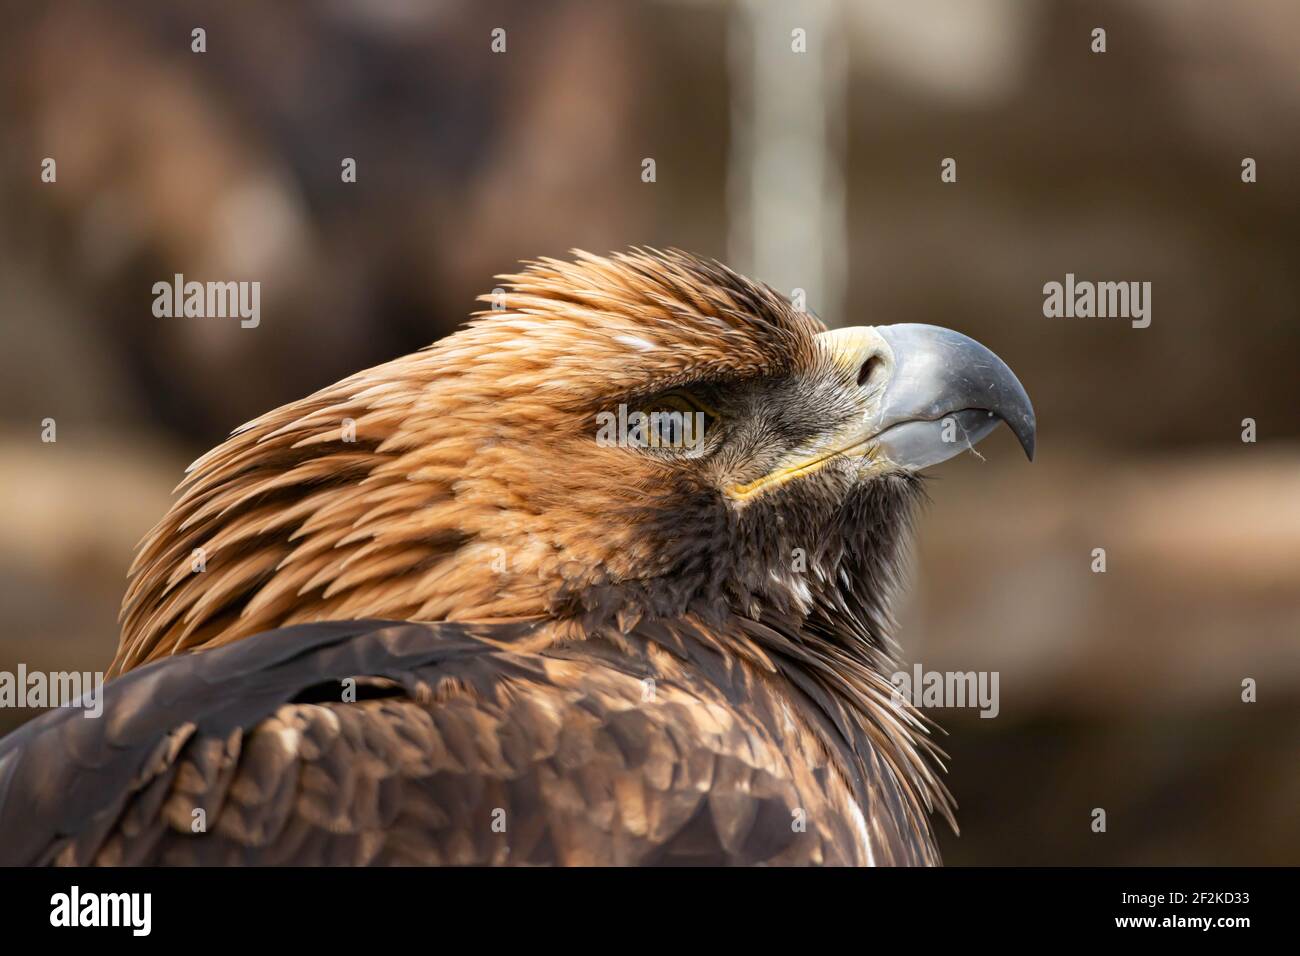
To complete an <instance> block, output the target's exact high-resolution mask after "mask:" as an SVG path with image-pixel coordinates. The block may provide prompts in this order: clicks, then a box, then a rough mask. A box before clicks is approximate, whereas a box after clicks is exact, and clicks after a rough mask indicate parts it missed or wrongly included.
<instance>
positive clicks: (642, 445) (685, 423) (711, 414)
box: [596, 388, 719, 457]
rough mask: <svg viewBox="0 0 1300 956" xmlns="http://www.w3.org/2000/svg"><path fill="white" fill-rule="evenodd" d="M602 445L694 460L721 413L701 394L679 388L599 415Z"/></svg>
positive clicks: (598, 422)
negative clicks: (704, 399)
mask: <svg viewBox="0 0 1300 956" xmlns="http://www.w3.org/2000/svg"><path fill="white" fill-rule="evenodd" d="M596 420H597V424H598V426H599V429H600V430H599V432H598V434H597V442H598V443H599V444H602V445H605V444H617V445H618V446H619V447H623V448H637V449H646V450H650V451H655V452H667V453H682V454H684V455H686V456H687V457H694V456H695V455H698V454H700V453H702V452H703V451H704V447H705V444H704V443H705V441H706V439H707V438H708V436H709V434H710V432H711V430H712V429H713V427H714V426H715V425H716V424H717V423H718V421H719V416H718V413H717V412H716V411H715V410H714V409H713V408H712V407H711V406H709V405H708V404H707V403H705V402H704V401H703V400H702V399H701V398H700V397H699V396H698V395H697V394H695V393H693V392H691V391H688V390H686V389H683V388H675V389H672V390H671V391H667V392H662V393H660V394H658V395H654V396H652V397H650V398H645V399H640V400H635V401H630V402H628V403H627V404H623V405H620V406H619V410H618V413H617V414H615V413H613V412H602V413H598V414H597V416H596Z"/></svg>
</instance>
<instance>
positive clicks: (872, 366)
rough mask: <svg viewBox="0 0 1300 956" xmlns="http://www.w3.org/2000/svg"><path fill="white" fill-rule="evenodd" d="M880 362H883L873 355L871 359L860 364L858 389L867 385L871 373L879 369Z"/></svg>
mask: <svg viewBox="0 0 1300 956" xmlns="http://www.w3.org/2000/svg"><path fill="white" fill-rule="evenodd" d="M882 362H883V360H882V359H881V358H880V356H879V355H873V356H871V358H869V359H867V360H866V361H865V362H863V363H862V368H860V369H858V387H859V388H861V387H862V386H863V385H866V384H867V381H868V380H869V379H870V378H871V373H872V372H874V371H875V370H876V369H877V368H879V367H880V365H881V364H882Z"/></svg>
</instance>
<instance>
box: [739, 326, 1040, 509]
mask: <svg viewBox="0 0 1300 956" xmlns="http://www.w3.org/2000/svg"><path fill="white" fill-rule="evenodd" d="M817 340H818V342H820V343H821V344H822V346H823V347H824V348H825V349H826V350H827V351H828V353H829V355H830V357H831V359H832V360H833V361H834V362H835V363H836V364H838V365H840V366H841V368H842V369H843V370H844V372H845V373H846V377H847V378H848V379H849V381H850V382H852V383H854V384H853V386H852V387H855V388H857V389H858V398H859V399H860V404H861V405H862V407H863V408H864V409H865V411H864V412H863V415H862V417H861V418H860V419H858V420H856V421H854V422H852V423H851V424H850V425H848V426H847V427H844V428H842V429H840V430H839V431H838V432H836V433H835V434H832V435H826V436H824V437H823V438H822V440H821V441H819V442H818V448H817V449H816V450H814V451H813V452H812V454H807V453H805V454H802V455H800V456H799V457H798V459H797V460H794V461H790V462H787V463H785V464H783V465H782V466H781V467H780V468H778V469H776V470H775V471H773V472H771V473H770V474H767V475H764V476H763V477H762V478H759V479H758V480H757V481H752V482H749V483H747V484H744V485H737V486H733V487H731V488H728V489H727V493H728V494H729V495H730V496H731V497H732V498H734V499H736V500H739V501H746V500H748V499H750V498H752V497H753V496H755V495H757V494H759V493H760V492H762V491H765V490H767V489H769V488H772V487H775V486H777V485H781V484H784V483H785V482H787V481H791V480H794V479H797V478H801V477H803V476H806V475H809V474H812V473H813V472H815V471H818V470H819V469H821V468H822V467H824V466H825V465H827V464H828V463H830V462H832V461H836V460H841V459H844V458H852V459H856V460H858V461H860V462H861V467H862V471H861V472H859V473H860V474H884V473H887V472H891V471H900V470H901V471H909V472H916V471H920V470H921V469H922V468H928V467H929V466H931V465H937V464H938V463H939V462H941V461H947V460H948V459H949V458H952V457H954V456H955V455H959V454H961V453H962V452H964V451H966V450H967V449H970V448H974V447H975V445H976V444H978V443H979V442H980V441H981V440H982V439H983V438H984V437H985V436H987V435H988V434H989V432H991V431H993V429H995V428H997V426H998V422H1006V423H1007V427H1009V428H1010V429H1011V431H1012V432H1013V433H1014V434H1015V436H1016V438H1017V439H1019V441H1020V445H1021V447H1022V448H1024V450H1025V455H1027V456H1028V458H1029V460H1030V461H1033V459H1034V437H1035V428H1036V426H1035V421H1034V407H1033V405H1031V404H1030V402H1029V396H1028V395H1027V394H1025V389H1024V386H1023V385H1021V384H1020V380H1019V379H1018V378H1016V376H1015V373H1014V372H1012V371H1011V369H1010V368H1008V367H1007V363H1006V362H1004V361H1002V359H1000V358H998V357H997V356H996V355H994V354H993V353H992V352H990V351H989V350H988V349H986V348H985V347H984V346H982V345H980V344H979V343H978V342H976V341H975V340H974V339H972V338H970V337H969V336H966V335H962V334H961V333H960V332H954V331H952V330H951V329H944V328H940V327H939V326H937V325H916V324H903V325H881V326H877V327H874V328H868V327H865V326H859V327H855V328H847V329H835V330H833V331H830V332H823V333H821V334H820V335H818V336H817Z"/></svg>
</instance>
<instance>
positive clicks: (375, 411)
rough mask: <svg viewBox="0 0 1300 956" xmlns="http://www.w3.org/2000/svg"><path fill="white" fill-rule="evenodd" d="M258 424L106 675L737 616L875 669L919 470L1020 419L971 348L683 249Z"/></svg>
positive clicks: (198, 493) (207, 476)
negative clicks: (291, 639) (862, 320)
mask: <svg viewBox="0 0 1300 956" xmlns="http://www.w3.org/2000/svg"><path fill="white" fill-rule="evenodd" d="M500 279H501V285H500V287H499V288H498V289H496V290H495V291H494V292H492V293H490V294H488V295H485V296H483V297H482V300H483V301H484V302H485V303H487V304H488V306H489V307H488V308H487V309H486V310H484V311H483V312H480V313H478V314H477V315H476V316H475V317H474V318H473V320H472V321H471V322H469V323H468V325H467V326H466V327H465V328H463V329H461V330H460V331H458V332H457V333H455V334H454V335H451V336H450V337H447V338H445V339H443V340H441V341H439V342H437V343H435V344H434V345H432V346H430V347H429V348H427V349H425V350H423V351H420V352H417V353H414V354H412V355H408V356H405V357H403V358H399V359H396V360H394V361H391V362H388V363H386V364H384V365H380V366H378V367H376V368H372V369H368V370H366V371H363V372H359V373H357V374H355V375H352V376H351V377H349V378H346V379H344V380H342V381H340V382H338V383H336V384H335V385H332V386H330V387H328V388H325V389H323V390H321V391H320V392H317V393H316V394H314V395H312V396H310V397H308V398H306V399H303V400H301V401H298V402H294V403H292V404H289V405H286V406H283V407H282V408H278V409H276V410H274V411H272V412H270V413H268V414H266V415H264V416H262V417H261V418H258V419H256V420H255V421H253V422H250V423H248V424H247V425H245V426H243V427H242V428H240V429H239V430H237V431H236V432H235V433H234V435H233V436H232V437H231V438H229V439H228V440H227V441H226V442H225V443H223V444H221V445H219V446H218V447H216V448H215V449H213V450H212V451H211V452H209V453H208V454H206V455H204V456H203V457H202V458H200V459H199V460H198V461H197V462H195V463H194V464H193V465H192V466H191V467H190V470H189V472H188V474H187V477H186V478H185V480H184V481H183V482H182V484H181V486H180V488H179V489H178V490H179V492H180V495H179V498H178V500H177V501H176V503H175V505H174V506H173V508H172V509H171V511H169V513H168V514H167V515H166V516H165V517H164V519H163V520H162V522H160V524H159V525H158V526H157V527H156V528H155V529H154V530H153V531H152V532H151V534H150V535H149V536H148V537H147V538H146V540H145V542H144V543H143V545H142V548H141V550H140V553H139V556H138V558H137V560H136V562H135V565H134V566H133V568H132V570H131V582H130V587H129V590H128V593H127V597H126V600H125V603H124V606H123V633H122V643H121V647H120V649H119V653H118V657H117V659H116V661H115V662H114V666H113V667H114V671H115V672H120V671H122V670H126V669H130V668H132V667H134V666H137V665H138V664H140V663H143V662H145V661H149V660H153V659H156V658H158V657H162V656H166V655H169V654H174V653H177V652H179V651H186V650H192V649H196V648H201V647H207V646H215V645H220V644H225V643H228V642H230V641H233V640H237V639H239V638H241V637H244V636H248V635H250V634H253V633H256V632H259V631H264V630H268V629H270V628H274V627H278V626H282V625H286V624H294V623H302V622H307V621H320V620H338V619H356V618H363V617H364V618H372V617H378V618H393V619H401V620H427V621H440V620H465V621H484V620H517V619H529V618H546V619H551V620H555V621H558V622H561V623H562V624H564V625H567V628H568V629H567V630H566V629H565V628H564V627H561V628H560V629H558V630H557V631H555V632H554V633H560V634H565V633H569V634H572V635H574V636H580V635H581V634H582V633H590V632H591V631H592V630H593V629H594V628H601V627H613V628H617V629H622V630H626V629H628V628H630V627H632V626H634V625H635V624H636V623H637V622H638V621H641V620H643V619H645V618H656V617H665V618H666V617H679V616H682V615H693V616H695V617H697V618H698V619H700V620H704V621H714V620H721V619H723V618H725V617H727V616H740V617H742V618H744V619H746V620H750V621H756V622H763V623H765V624H767V625H769V626H771V627H774V628H776V629H778V630H779V631H780V632H781V633H783V634H788V635H790V639H791V640H792V641H794V642H797V641H799V640H817V641H824V642H829V644H830V645H832V646H833V647H834V648H835V653H839V654H843V655H848V656H849V657H852V658H854V659H856V660H859V661H862V662H863V663H865V664H868V665H871V666H873V667H874V668H876V669H878V668H879V665H880V664H881V662H882V661H884V660H886V659H887V658H886V651H885V648H884V644H885V640H886V636H885V635H886V631H887V622H888V597H889V593H890V591H891V589H892V587H893V585H894V583H895V580H896V577H897V574H898V565H899V562H900V558H901V554H900V552H901V549H902V548H903V547H904V544H905V539H906V534H905V532H906V529H907V526H908V520H909V515H910V514H911V512H912V509H913V505H914V504H915V503H916V502H917V501H918V499H919V498H920V497H921V482H920V479H919V477H918V472H919V471H920V470H921V469H923V468H925V467H927V466H929V465H933V464H935V463H937V462H940V461H942V460H944V459H946V458H949V457H952V456H953V455H956V454H958V453H959V452H961V451H963V450H965V449H968V448H970V447H971V446H972V445H974V443H975V442H977V441H979V440H980V439H981V438H983V437H984V436H985V435H986V434H988V433H989V432H990V431H991V430H992V429H993V428H994V427H995V426H996V425H997V423H998V421H1005V422H1006V423H1007V424H1008V425H1009V426H1010V428H1011V430H1012V431H1013V432H1014V433H1015V435H1016V436H1017V438H1018V439H1019V440H1020V442H1021V444H1022V445H1023V446H1024V448H1025V451H1026V452H1027V453H1028V454H1029V455H1030V456H1031V457H1032V454H1033V443H1034V415H1033V410H1032V408H1031V406H1030V403H1029V399H1028V397H1027V396H1026V394H1025V391H1024V389H1023V388H1022V387H1021V385H1020V383H1019V381H1017V379H1016V377H1015V375H1014V374H1012V372H1011V370H1010V369H1009V368H1007V366H1006V365H1005V364H1004V363H1003V362H1002V361H1001V360H1000V359H999V358H997V356H995V355H994V354H993V353H992V352H990V351H989V350H988V349H986V348H984V347H983V346H981V345H979V344H978V343H976V342H974V341H973V340H971V339H969V338H967V337H966V336H963V335H960V334H958V333H956V332H952V331H949V330H946V329H941V328H937V327H934V326H927V325H893V326H889V325H887V326H878V327H874V328H872V327H857V328H845V329H837V330H834V331H828V330H827V329H826V328H825V326H823V325H822V323H821V322H820V321H818V320H817V319H816V318H815V317H814V316H812V315H811V314H809V313H807V312H804V311H801V310H798V309H796V308H795V307H793V306H792V305H791V303H790V302H789V301H788V300H787V299H786V298H785V297H783V296H781V295H779V294H778V293H776V292H774V291H773V290H772V289H770V288H769V287H767V286H765V285H762V284H759V283H756V282H752V281H750V280H748V279H745V278H743V277H741V276H739V275H737V274H736V273H735V272H732V271H731V270H730V269H728V268H726V267H725V266H722V265H720V264H718V263H716V262H709V261H702V260H700V259H697V258H694V257H692V256H689V255H686V254H684V253H681V252H667V253H661V252H657V251H643V250H635V251H631V252H628V253H624V254H617V255H613V256H610V257H608V258H603V257H597V256H593V255H588V254H583V253H579V254H577V258H576V259H575V261H557V260H553V259H543V260H539V261H536V262H532V263H530V264H528V265H527V266H526V268H525V269H524V270H523V271H522V272H520V273H519V274H516V275H508V276H501V277H500Z"/></svg>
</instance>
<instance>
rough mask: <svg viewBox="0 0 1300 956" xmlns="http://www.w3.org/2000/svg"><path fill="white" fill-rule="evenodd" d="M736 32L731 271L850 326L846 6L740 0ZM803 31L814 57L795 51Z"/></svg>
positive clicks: (731, 37)
mask: <svg viewBox="0 0 1300 956" xmlns="http://www.w3.org/2000/svg"><path fill="white" fill-rule="evenodd" d="M732 10H733V12H732V14H731V22H730V26H729V31H728V60H729V64H728V69H729V75H730V85H731V140H730V156H729V160H728V164H729V165H728V173H727V207H728V237H727V242H728V250H727V254H728V258H729V260H730V264H731V265H732V266H733V267H734V268H736V269H738V270H740V271H743V272H745V273H747V274H748V275H750V276H752V277H754V278H757V279H761V280H762V281H764V282H766V283H768V284H769V285H771V286H772V287H773V288H775V289H777V290H779V291H780V292H783V293H784V294H786V295H791V294H792V292H793V290H794V289H803V290H804V291H805V293H806V295H807V307H808V308H809V309H810V310H812V311H813V312H815V313H817V314H818V315H819V316H820V317H821V318H822V319H823V320H824V321H826V323H827V324H829V325H843V324H845V319H846V317H845V316H844V314H843V302H844V294H845V285H846V271H845V270H846V265H847V262H846V255H847V245H848V233H847V227H846V213H845V186H844V180H845V175H844V163H845V127H846V125H847V124H846V115H845V89H846V87H847V85H848V55H847V49H846V44H845V26H844V23H843V17H842V13H841V9H840V4H839V3H838V2H837V0H791V2H784V3H773V2H770V0H766V2H765V0H741V2H738V3H737V4H736V5H735V6H734V7H733V8H732ZM796 29H801V30H803V31H805V34H806V43H807V51H806V52H804V53H797V52H794V50H792V48H791V47H792V43H793V42H794V37H793V35H792V33H793V31H795V30H796Z"/></svg>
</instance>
